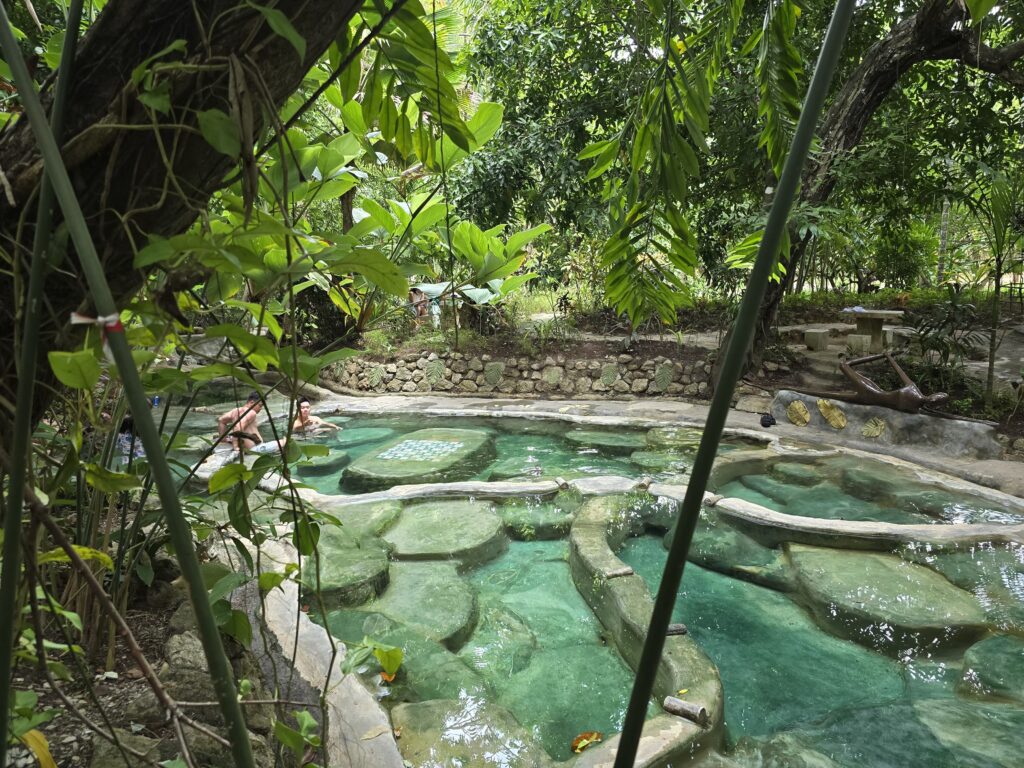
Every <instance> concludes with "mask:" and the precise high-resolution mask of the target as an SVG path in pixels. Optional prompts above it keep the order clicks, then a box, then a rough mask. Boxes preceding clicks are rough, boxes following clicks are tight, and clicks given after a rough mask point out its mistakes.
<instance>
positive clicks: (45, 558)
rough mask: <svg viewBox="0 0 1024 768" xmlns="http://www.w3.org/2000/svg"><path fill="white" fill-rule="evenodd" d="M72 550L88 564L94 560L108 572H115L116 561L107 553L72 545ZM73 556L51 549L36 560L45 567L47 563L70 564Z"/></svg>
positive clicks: (58, 549)
mask: <svg viewBox="0 0 1024 768" xmlns="http://www.w3.org/2000/svg"><path fill="white" fill-rule="evenodd" d="M71 548H72V549H73V550H75V553H76V554H77V555H78V556H79V557H80V558H82V559H83V560H85V561H86V562H88V561H90V560H94V561H96V562H98V563H99V564H100V565H101V566H103V567H104V568H106V569H107V570H108V571H112V570H114V561H113V560H111V559H110V555H108V554H107V553H106V552H100V550H98V549H93V548H92V547H83V546H80V545H78V544H72V545H71ZM70 562H71V556H70V555H69V554H68V553H67V552H65V551H64V550H63V549H60V548H57V549H51V550H50V551H48V552H43V553H42V554H41V555H39V556H38V557H37V558H36V563H37V564H38V565H45V564H46V563H70Z"/></svg>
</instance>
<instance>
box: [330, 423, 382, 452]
mask: <svg viewBox="0 0 1024 768" xmlns="http://www.w3.org/2000/svg"><path fill="white" fill-rule="evenodd" d="M393 434H395V430H393V429H388V428H387V427H352V428H351V429H343V430H341V431H340V432H337V433H335V435H334V437H333V443H334V445H336V446H337V447H338V448H351V447H352V446H354V445H363V444H364V443H373V442H377V441H378V440H387V439H388V438H389V437H391V436H392V435H393Z"/></svg>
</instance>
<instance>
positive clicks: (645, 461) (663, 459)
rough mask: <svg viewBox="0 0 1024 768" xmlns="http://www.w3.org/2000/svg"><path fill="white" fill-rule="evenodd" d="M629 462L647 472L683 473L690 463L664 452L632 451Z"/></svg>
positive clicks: (680, 457)
mask: <svg viewBox="0 0 1024 768" xmlns="http://www.w3.org/2000/svg"><path fill="white" fill-rule="evenodd" d="M629 460H630V461H631V462H633V463H634V464H636V465H637V466H638V467H640V469H644V470H647V471H649V472H685V471H686V470H687V469H689V467H690V462H689V461H687V460H686V459H684V458H683V457H682V456H677V455H674V454H672V453H668V452H665V451H633V453H631V454H630V455H629Z"/></svg>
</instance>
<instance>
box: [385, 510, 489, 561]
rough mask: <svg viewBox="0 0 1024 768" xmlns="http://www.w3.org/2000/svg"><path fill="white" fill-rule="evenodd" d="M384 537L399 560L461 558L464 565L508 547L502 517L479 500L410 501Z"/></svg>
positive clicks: (486, 558) (485, 559)
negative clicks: (415, 502) (414, 502)
mask: <svg viewBox="0 0 1024 768" xmlns="http://www.w3.org/2000/svg"><path fill="white" fill-rule="evenodd" d="M383 538H384V540H385V541H386V542H387V543H388V544H390V545H391V547H392V553H393V556H394V557H395V558H397V559H399V560H460V561H461V562H462V565H463V567H472V566H474V565H479V564H480V563H483V562H487V561H488V560H492V559H494V558H495V557H497V556H498V555H500V554H501V553H502V552H504V551H505V549H506V548H507V546H508V540H507V539H506V537H505V532H504V528H503V525H502V521H501V518H500V517H498V515H497V514H496V513H495V512H494V508H493V506H492V505H491V504H490V503H487V502H480V501H455V500H441V501H423V502H419V503H417V504H410V505H409V506H407V507H406V508H405V510H404V512H403V513H402V516H401V518H400V519H399V520H398V522H396V523H395V524H394V525H393V526H392V527H391V529H390V530H388V531H387V533H385V534H384V537H383Z"/></svg>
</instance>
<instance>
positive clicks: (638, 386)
mask: <svg viewBox="0 0 1024 768" xmlns="http://www.w3.org/2000/svg"><path fill="white" fill-rule="evenodd" d="M648 383H649V382H648V380H647V379H642V378H641V379H633V383H632V384H631V385H630V387H629V391H630V392H632V393H633V394H634V395H639V394H642V393H643V392H645V391H646V390H647V385H648Z"/></svg>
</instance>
